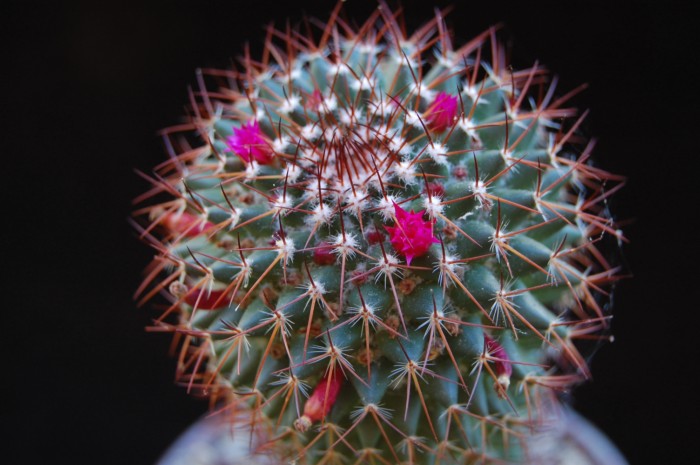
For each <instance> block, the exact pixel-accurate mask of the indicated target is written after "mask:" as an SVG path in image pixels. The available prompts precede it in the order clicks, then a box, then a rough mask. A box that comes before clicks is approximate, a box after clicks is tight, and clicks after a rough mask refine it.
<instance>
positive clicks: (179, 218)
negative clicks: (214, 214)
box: [162, 212, 214, 237]
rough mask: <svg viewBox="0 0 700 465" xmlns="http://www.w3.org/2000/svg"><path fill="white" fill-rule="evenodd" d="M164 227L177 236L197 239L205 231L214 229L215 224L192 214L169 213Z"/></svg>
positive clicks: (164, 221)
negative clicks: (181, 235)
mask: <svg viewBox="0 0 700 465" xmlns="http://www.w3.org/2000/svg"><path fill="white" fill-rule="evenodd" d="M162 224H163V226H165V227H166V228H168V229H169V230H170V231H172V232H174V233H177V234H184V235H185V237H195V236H198V235H199V234H201V233H203V232H204V231H206V230H208V229H210V228H213V227H214V223H212V222H211V221H207V220H204V219H203V218H202V217H201V216H196V215H193V214H191V213H187V212H182V213H169V214H168V215H166V217H165V218H164V219H163V223H162Z"/></svg>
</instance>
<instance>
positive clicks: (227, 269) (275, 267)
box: [134, 2, 623, 464]
mask: <svg viewBox="0 0 700 465" xmlns="http://www.w3.org/2000/svg"><path fill="white" fill-rule="evenodd" d="M340 5H341V2H339V3H338V6H337V7H336V8H335V9H334V10H333V12H332V13H331V15H330V19H329V20H328V21H327V23H326V24H324V25H323V28H322V29H321V30H320V31H319V32H318V37H316V38H314V36H313V34H312V33H309V35H308V36H305V35H303V34H301V33H299V32H297V31H295V30H292V29H290V28H287V29H284V30H277V29H274V28H272V27H271V28H270V29H269V30H268V34H267V40H266V42H265V49H264V53H263V56H262V57H261V58H258V59H256V58H254V57H251V56H249V55H248V54H246V55H245V56H244V57H243V58H242V59H241V66H240V69H238V70H231V71H221V70H202V71H201V72H199V73H198V74H197V83H198V89H197V90H196V91H193V92H192V93H191V96H190V97H191V98H190V101H191V108H190V116H189V119H188V121H187V122H186V123H185V124H182V125H179V126H176V127H174V128H171V129H167V130H165V131H163V134H164V142H165V147H166V149H167V152H168V155H169V158H168V159H167V161H165V162H164V163H162V164H161V165H160V166H158V167H157V168H156V169H155V171H154V173H153V174H152V175H143V177H144V178H146V179H147V180H148V182H149V183H150V184H151V186H152V187H151V189H150V190H149V191H148V192H147V193H146V194H144V195H143V196H142V198H140V199H138V201H139V202H140V203H141V204H142V205H143V206H142V207H141V208H140V209H139V210H137V211H136V212H135V221H134V224H135V225H136V227H137V228H138V229H139V231H140V235H141V237H142V238H143V239H144V240H146V241H147V242H148V243H149V244H150V245H151V246H152V247H153V248H154V249H155V250H156V252H157V255H156V257H155V259H154V260H153V262H152V264H151V266H150V267H149V268H148V270H147V273H146V279H145V281H144V283H143V285H142V286H141V288H140V289H139V295H140V297H139V299H140V302H142V303H143V302H146V301H149V300H151V299H152V298H154V297H155V296H158V295H160V296H161V297H160V298H161V299H163V297H164V300H161V302H165V306H164V307H163V311H162V313H161V314H160V316H158V317H157V319H155V321H154V324H153V329H154V330H159V331H170V332H173V333H174V334H175V335H176V339H177V341H178V343H179V347H180V348H181V351H180V357H179V361H178V373H177V379H178V381H179V382H181V383H182V384H183V385H185V386H187V389H188V391H191V392H193V393H196V394H199V395H204V396H207V397H209V398H210V399H211V403H212V405H214V406H216V408H217V409H220V410H221V411H222V412H232V413H234V414H233V416H235V417H236V418H237V419H238V420H237V421H241V419H240V417H241V415H240V412H241V411H242V410H244V411H247V412H249V415H248V416H247V421H248V422H249V424H250V426H251V428H254V429H255V430H256V431H259V432H261V433H264V436H265V437H266V438H267V439H268V441H267V442H266V447H265V448H266V450H268V451H271V453H274V454H277V456H279V457H281V458H284V459H285V460H288V461H296V462H295V463H308V464H321V463H324V464H325V463H415V464H435V463H490V462H491V461H493V462H498V463H503V462H518V461H524V460H527V457H528V454H529V451H528V437H529V436H530V435H531V434H532V433H533V432H535V431H539V430H540V429H541V428H545V427H546V426H547V424H548V422H549V421H550V420H551V419H552V418H553V417H555V416H556V414H557V410H558V405H559V404H560V401H559V400H558V396H559V393H560V392H562V391H567V390H569V389H570V388H571V387H572V386H574V385H575V384H576V383H578V382H579V381H581V380H583V379H585V378H587V377H588V376H589V371H588V368H587V366H586V361H585V358H584V355H582V349H581V347H582V346H581V344H579V341H584V340H590V339H596V338H598V339H603V338H605V337H606V328H607V327H608V321H609V315H608V313H607V312H606V308H605V298H606V295H607V294H606V290H607V289H609V287H610V283H612V282H613V281H615V280H616V279H617V278H618V277H619V270H618V269H617V268H615V267H613V266H611V265H610V264H609V263H608V261H606V259H605V258H604V254H603V253H602V252H601V250H600V249H601V247H600V244H601V241H603V239H604V238H613V239H615V240H622V239H623V236H622V234H621V232H620V231H619V229H618V228H617V226H616V225H615V224H614V222H613V221H612V220H611V218H610V216H609V214H608V213H607V210H606V201H607V199H608V197H609V196H610V195H611V193H613V192H614V191H615V190H617V188H618V187H620V186H622V184H623V182H622V181H623V179H622V178H621V177H619V176H616V175H612V174H609V173H606V172H605V171H603V170H601V169H599V168H597V167H595V166H593V165H592V164H591V163H590V155H591V152H592V149H593V146H594V143H593V142H592V141H591V142H588V141H587V140H586V139H585V138H583V137H582V136H580V135H579V133H578V128H579V126H580V124H581V122H582V121H583V120H584V118H585V117H586V113H585V112H584V113H582V114H579V113H578V112H577V110H576V109H575V108H572V107H570V106H568V105H567V104H568V102H569V101H570V98H571V97H572V96H573V95H574V94H575V93H577V92H578V90H580V89H576V90H574V91H572V92H569V93H566V94H564V95H563V96H561V97H557V96H556V95H557V94H556V79H553V78H551V77H550V75H549V74H548V72H547V71H546V70H545V68H543V67H542V66H541V65H540V64H538V63H535V64H533V65H532V66H531V67H530V68H528V69H522V70H513V69H511V68H510V67H509V66H508V64H507V62H506V58H505V54H504V49H503V47H502V45H501V44H500V43H499V42H498V41H497V39H496V34H495V33H496V31H495V28H491V29H489V30H487V31H485V32H483V33H482V34H480V35H479V36H477V37H476V38H474V39H473V40H471V41H469V42H468V43H466V44H465V45H462V46H460V47H458V48H457V47H454V46H453V45H452V39H451V36H450V35H449V33H448V32H447V29H446V27H445V24H444V22H443V18H442V17H441V14H440V13H439V12H438V13H437V15H436V17H435V18H433V19H432V20H431V21H429V22H428V23H427V24H426V25H425V26H423V27H421V28H420V29H418V30H417V31H415V32H414V33H413V34H412V35H407V34H406V33H405V32H404V31H405V29H404V27H403V26H402V24H401V19H400V15H398V14H395V13H393V12H391V10H390V9H389V8H388V7H386V5H384V4H383V3H381V2H380V5H382V8H379V9H377V11H376V12H375V14H373V15H372V16H371V17H370V18H369V19H368V20H367V22H365V23H364V24H363V25H362V26H361V27H359V28H357V29H355V28H353V27H351V26H350V25H349V24H348V23H346V22H345V21H343V20H342V19H340V9H341V7H340ZM270 446H271V447H270Z"/></svg>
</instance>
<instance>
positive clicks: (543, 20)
mask: <svg viewBox="0 0 700 465" xmlns="http://www.w3.org/2000/svg"><path fill="white" fill-rule="evenodd" d="M57 3H59V2H44V3H41V2H32V1H22V2H20V1H16V2H3V6H2V8H3V9H7V11H5V12H4V14H3V15H2V23H3V24H2V34H3V35H4V36H5V37H3V42H2V51H3V54H4V55H6V57H5V58H4V59H3V60H2V64H3V71H2V75H3V76H5V77H7V76H8V75H9V77H10V78H11V79H10V82H9V83H6V84H4V85H3V87H2V102H3V110H4V111H3V113H4V116H3V123H2V129H3V137H2V144H1V145H0V147H1V150H2V155H3V162H2V173H3V174H2V179H3V183H2V185H3V190H6V191H7V194H6V195H4V196H3V200H4V202H3V205H4V207H5V208H4V211H5V213H4V215H5V218H4V220H3V221H2V223H3V226H2V227H1V228H2V234H3V248H4V250H5V251H6V252H8V251H9V254H8V253H5V254H3V260H2V262H0V263H1V264H2V265H4V266H3V268H4V271H5V273H3V274H5V275H6V276H7V275H9V276H10V277H9V281H8V278H7V277H6V278H3V282H4V284H3V289H4V290H3V294H4V295H5V296H7V295H9V296H10V300H9V303H7V302H8V301H7V299H3V302H5V304H4V305H3V306H2V311H3V313H4V318H3V319H2V324H3V326H2V328H3V329H2V332H1V333H0V334H2V341H3V345H4V346H6V350H5V352H4V353H5V354H6V356H5V357H4V360H5V361H6V362H5V363H3V366H2V372H3V379H5V381H4V382H3V383H2V384H3V388H5V390H7V391H8V392H9V393H8V394H7V395H6V396H4V399H5V400H6V401H7V402H6V403H7V405H6V406H5V407H3V411H2V415H3V424H4V426H6V427H8V430H9V432H10V433H9V437H8V436H7V434H5V435H4V437H3V443H4V444H7V445H9V450H7V449H6V448H5V446H3V447H4V448H5V451H4V454H14V453H18V454H22V455H21V459H20V460H18V461H15V462H12V463H49V462H53V461H57V462H67V461H68V460H70V461H72V463H76V464H78V463H100V464H125V463H129V464H150V463H153V462H154V461H155V460H156V458H157V457H158V456H159V454H160V453H161V452H162V451H163V450H164V449H165V448H166V446H167V445H168V444H169V443H170V442H171V441H172V440H173V439H174V438H175V437H176V435H177V434H178V433H179V432H181V431H182V430H183V429H184V428H185V427H186V426H187V425H188V424H189V423H190V422H192V421H193V420H194V419H195V418H197V417H198V416H199V415H200V414H201V413H202V412H204V411H205V409H206V405H205V403H204V402H202V401H196V400H193V399H192V398H190V397H188V396H187V395H186V394H185V392H184V390H183V389H181V388H178V387H176V386H174V385H173V372H174V361H173V359H172V358H170V357H169V356H168V345H169V337H167V336H164V335H157V334H145V333H144V331H143V328H144V327H145V326H146V325H147V324H148V321H149V317H150V316H153V314H152V313H149V310H148V309H137V308H136V306H135V305H134V303H133V302H132V300H131V294H132V292H133V291H134V289H135V288H136V286H137V284H138V282H139V280H140V273H141V269H142V268H143V267H144V266H145V265H146V263H147V262H148V260H149V257H150V251H149V250H148V249H147V248H146V247H145V246H144V245H142V244H140V243H139V242H138V241H137V240H136V239H135V237H134V236H135V235H134V233H133V231H132V230H131V229H130V227H129V226H128V224H127V217H128V216H129V212H130V209H131V208H132V207H131V205H130V201H131V199H132V198H134V197H135V196H136V195H137V194H139V193H141V192H142V191H143V190H145V189H146V188H147V186H146V185H145V183H143V182H142V181H141V180H139V178H138V177H137V176H136V175H135V174H134V171H133V169H135V168H138V169H141V170H146V171H147V170H149V169H150V168H151V167H152V166H154V165H155V164H156V163H158V162H159V161H161V160H162V159H163V157H164V153H163V151H162V149H161V146H160V141H159V139H158V137H156V131H157V130H158V129H160V128H162V127H164V126H167V125H171V124H175V123H177V122H179V121H180V118H181V115H182V114H183V110H184V105H185V103H186V99H187V93H186V89H187V86H188V85H190V84H192V83H193V82H194V70H195V68H197V67H205V66H216V67H225V66H227V65H228V63H229V62H230V60H232V59H235V57H236V56H237V55H238V54H239V53H240V52H241V50H242V44H243V43H244V41H245V40H249V41H250V42H251V46H252V49H253V50H254V51H256V50H260V43H261V40H262V38H263V36H264V33H263V29H262V26H263V25H264V24H266V23H267V22H268V21H270V20H274V21H276V22H277V24H283V22H284V20H285V18H291V21H292V22H296V21H298V20H299V19H300V18H301V15H302V14H303V13H304V12H306V13H309V14H311V15H316V16H318V17H321V18H325V17H326V15H327V13H328V12H329V11H330V9H331V7H332V2H321V1H315V2H314V1H299V2H279V3H278V2H275V1H271V0H248V1H246V2H237V1H233V0H228V1H226V2H220V1H183V0H177V1H176V0H173V1H171V2H162V3H160V4H157V3H153V2H121V1H120V2H115V1H112V2H97V1H82V2H81V1H78V2H65V3H63V4H57ZM436 3H437V5H439V6H444V5H446V4H447V2H445V1H438V2H436ZM455 3H459V2H455ZM464 3H465V4H459V5H457V7H456V8H455V11H454V12H453V13H452V14H451V15H450V16H449V17H448V22H449V24H450V25H452V26H453V28H454V29H455V30H456V32H457V35H458V38H461V39H463V40H466V39H469V38H471V37H472V36H473V35H475V34H477V33H479V32H481V31H482V30H484V29H485V28H487V27H488V26H489V25H491V24H494V23H497V22H503V23H504V24H505V28H504V30H503V34H502V37H504V38H506V39H509V40H511V39H512V42H513V44H514V45H513V61H514V64H515V65H516V67H518V66H527V65H529V64H531V63H532V61H534V60H535V59H539V60H540V62H541V63H544V64H546V65H548V66H549V67H550V68H551V69H552V70H554V71H555V72H556V73H558V74H559V75H560V76H561V84H560V87H559V88H560V89H562V90H566V89H571V88H573V87H575V86H577V85H578V84H580V83H583V82H586V83H589V84H590V88H589V90H587V91H586V92H585V93H584V94H582V95H581V96H579V97H578V98H577V99H576V103H577V104H578V105H579V106H581V107H588V108H590V109H591V114H590V117H589V120H588V121H587V122H586V128H585V130H586V131H587V132H588V133H589V134H591V135H595V136H597V137H598V138H599V144H598V146H597V149H596V151H595V158H596V159H597V161H598V162H599V164H600V165H602V166H603V167H604V168H607V169H608V170H611V171H613V172H617V173H623V174H626V175H628V176H629V183H628V186H627V187H626V188H625V190H624V191H623V192H622V193H621V194H620V195H619V196H618V197H617V199H616V200H615V201H614V203H613V205H612V207H613V209H614V211H615V212H616V213H617V216H618V217H620V218H628V219H630V220H632V222H631V224H629V225H627V227H626V231H627V235H628V236H629V238H630V239H631V244H630V245H629V246H627V247H626V248H625V255H626V260H627V261H628V263H629V268H630V270H631V272H632V273H634V275H635V277H634V279H632V280H628V281H625V282H622V283H621V284H620V285H619V286H618V289H617V292H616V294H615V300H616V307H615V319H614V325H613V330H614V334H615V336H616V341H615V343H614V344H611V345H606V346H605V347H603V348H602V349H601V350H600V351H599V353H598V354H597V356H596V358H595V359H594V361H593V363H592V369H593V375H594V378H595V380H594V382H593V383H589V384H587V385H585V386H582V387H580V388H579V389H577V391H576V393H575V394H576V402H575V405H576V406H577V408H578V409H579V410H580V411H582V412H583V413H584V414H586V415H587V416H588V417H589V418H590V419H591V420H593V422H595V423H596V424H597V425H599V426H600V427H601V428H602V429H603V431H605V432H606V433H607V434H608V435H609V436H610V437H611V438H612V440H613V441H614V442H615V443H616V444H618V445H619V447H620V448H621V450H622V452H623V453H624V454H625V455H626V456H627V457H628V458H629V460H630V461H631V462H632V463H679V462H677V460H680V458H681V457H682V456H683V455H684V454H685V453H686V451H687V450H688V449H689V446H690V443H691V442H690V441H692V440H693V439H694V438H693V436H694V431H695V430H697V428H696V427H693V426H692V425H693V424H692V420H694V416H693V415H692V413H693V412H692V410H693V409H694V408H695V410H697V408H696V407H694V406H695V405H696V402H695V401H694V400H693V396H692V394H693V393H694V392H693V391H694V386H693V385H692V384H691V381H690V378H691V376H693V374H694V373H695V372H696V371H697V370H696V368H695V367H696V364H697V360H698V351H697V350H696V348H695V347H696V346H695V344H694V342H695V341H694V339H697V337H696V336H695V335H696V334H697V330H696V326H695V325H697V322H698V319H697V317H696V316H695V313H696V312H697V309H696V304H695V301H696V298H695V297H694V295H693V291H694V289H693V283H691V282H690V278H691V277H696V275H697V272H692V271H684V270H685V269H687V268H689V264H691V263H693V262H694V261H695V258H697V254H696V249H697V247H696V245H695V242H696V237H697V234H695V233H693V229H692V226H691V224H692V222H693V221H694V203H695V202H694V200H695V198H696V197H695V195H694V190H695V188H696V186H697V184H698V182H697V181H695V180H691V177H690V175H691V174H692V172H693V170H692V169H690V166H689V163H690V162H691V160H692V159H693V158H694V157H695V156H696V155H697V149H696V147H697V144H693V143H691V137H693V136H696V134H697V129H695V127H696V126H697V121H696V120H697V116H696V115H697V113H698V110H697V106H696V105H695V102H696V101H697V99H696V97H695V95H696V94H697V88H698V81H697V80H695V79H692V78H691V76H690V72H689V69H690V68H691V67H692V66H693V65H697V64H698V63H697V58H696V54H695V53H691V47H690V43H691V38H693V37H694V33H693V30H694V27H695V26H692V25H691V21H690V19H691V18H692V16H691V15H690V13H689V12H688V11H684V10H682V9H677V8H675V7H673V6H668V4H667V3H664V5H661V2H643V1H639V2H630V3H634V6H629V5H628V6H625V7H620V6H618V9H612V7H606V6H603V4H598V3H592V2H561V1H557V2H527V1H520V2H504V1H499V2H484V3H483V4H482V3H476V2H464ZM608 3H611V4H612V3H613V2H608ZM144 4H145V5H144ZM347 4H348V6H347V9H348V12H349V16H354V17H356V18H360V19H362V18H364V17H366V15H367V14H368V12H369V11H370V10H371V9H372V8H373V5H374V2H371V1H366V2H365V1H362V2H360V1H359V0H350V1H348V2H347ZM404 5H405V6H406V8H407V11H408V15H409V18H408V22H409V25H411V26H417V25H419V24H420V23H421V22H422V18H425V17H427V16H428V15H430V14H432V6H431V5H430V2H428V1H421V2H418V1H405V2H404ZM8 381H9V382H8Z"/></svg>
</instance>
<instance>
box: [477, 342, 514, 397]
mask: <svg viewBox="0 0 700 465" xmlns="http://www.w3.org/2000/svg"><path fill="white" fill-rule="evenodd" d="M484 340H485V341H486V351H487V352H488V355H489V357H490V358H492V359H495V360H493V364H494V368H495V369H496V376H497V379H496V386H495V387H496V390H497V391H498V392H499V395H501V393H505V391H506V389H508V386H510V376H511V375H512V374H513V364H512V363H510V357H508V353H507V352H506V350H505V349H504V348H503V346H502V345H501V344H499V343H498V342H496V340H494V339H491V338H490V337H489V336H488V334H486V333H484ZM499 386H500V389H499Z"/></svg>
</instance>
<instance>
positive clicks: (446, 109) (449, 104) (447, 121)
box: [426, 92, 459, 132]
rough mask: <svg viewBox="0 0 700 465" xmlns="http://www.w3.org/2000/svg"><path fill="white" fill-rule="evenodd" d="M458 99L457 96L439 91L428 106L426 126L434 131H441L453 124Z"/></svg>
mask: <svg viewBox="0 0 700 465" xmlns="http://www.w3.org/2000/svg"><path fill="white" fill-rule="evenodd" d="M458 106H459V101H458V98H457V96H455V95H450V94H448V93H446V92H440V93H439V94H437V96H436V97H435V100H433V103H432V104H431V105H430V106H429V107H428V111H427V117H426V119H427V121H428V127H429V128H430V129H432V130H433V131H435V132H443V131H444V130H445V129H447V128H449V127H450V126H452V125H453V124H454V121H455V118H456V117H457V108H458Z"/></svg>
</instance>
